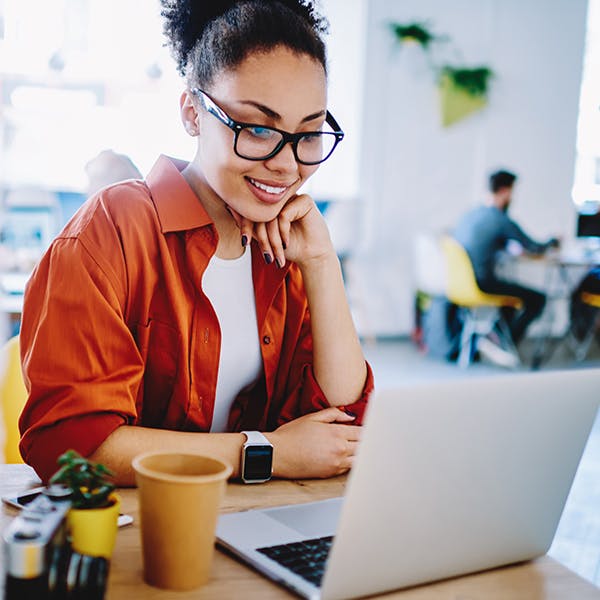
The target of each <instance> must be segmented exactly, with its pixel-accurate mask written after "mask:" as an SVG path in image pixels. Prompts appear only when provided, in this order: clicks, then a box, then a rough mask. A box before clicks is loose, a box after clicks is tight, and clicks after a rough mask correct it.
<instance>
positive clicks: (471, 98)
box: [438, 65, 493, 127]
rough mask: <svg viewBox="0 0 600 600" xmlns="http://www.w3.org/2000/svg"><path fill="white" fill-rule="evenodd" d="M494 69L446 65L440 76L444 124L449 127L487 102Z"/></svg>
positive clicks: (439, 83)
mask: <svg viewBox="0 0 600 600" xmlns="http://www.w3.org/2000/svg"><path fill="white" fill-rule="evenodd" d="M492 77H493V73H492V70H491V69H490V68H489V67H486V66H480V67H474V68H465V67H451V66H450V65H444V66H443V67H442V68H441V70H440V74H439V77H438V88H439V92H440V108H441V113H442V125H443V126H444V127H448V126H449V125H452V124H453V123H456V122H457V121H460V120H461V119H464V118H465V117H467V116H468V115H470V114H471V113H473V112H475V111H477V110H480V109H482V108H483V107H484V106H485V105H486V104H487V93H488V89H489V81H490V79H491V78H492Z"/></svg>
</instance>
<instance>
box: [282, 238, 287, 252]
mask: <svg viewBox="0 0 600 600" xmlns="http://www.w3.org/2000/svg"><path fill="white" fill-rule="evenodd" d="M281 245H282V246H283V249H284V250H287V244H286V243H285V242H284V241H283V240H282V241H281Z"/></svg>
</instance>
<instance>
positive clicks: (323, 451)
mask: <svg viewBox="0 0 600 600" xmlns="http://www.w3.org/2000/svg"><path fill="white" fill-rule="evenodd" d="M162 3H163V9H164V10H163V16H164V17H165V33H166V34H167V36H168V37H169V40H170V44H171V48H172V50H173V53H174V56H175V57H176V59H177V61H178V66H179V70H180V72H181V73H182V74H184V76H185V78H186V84H187V87H186V89H185V91H184V92H183V94H182V96H181V99H180V107H181V118H182V121H183V125H184V127H185V129H186V131H187V132H188V134H189V135H191V136H193V137H195V138H196V140H197V150H196V154H195V156H194V158H193V159H192V161H191V162H189V163H181V162H178V161H174V160H171V159H168V158H166V157H160V158H159V160H158V161H157V163H156V164H155V166H154V168H153V169H152V170H151V172H150V173H149V175H148V177H147V179H146V181H145V182H142V181H128V182H123V183H121V184H117V185H115V186H111V187H108V188H105V189H103V190H101V191H100V192H99V193H98V194H96V195H95V196H93V197H92V198H90V200H89V201H88V202H87V203H86V205H85V206H84V207H83V208H82V209H81V210H80V211H79V212H78V213H77V214H76V215H75V217H74V218H73V220H72V221H71V222H70V223H69V224H68V225H67V226H66V228H65V229H64V230H63V232H62V233H61V234H60V235H59V237H58V238H57V240H55V241H54V242H53V244H52V246H51V248H50V249H49V251H48V252H47V254H46V255H45V256H44V258H43V259H42V261H41V262H40V264H39V265H38V267H37V268H36V270H35V272H34V274H33V276H32V279H31V280H30V283H29V285H28V288H27V291H26V297H25V306H24V312H23V323H22V333H21V345H22V358H23V365H24V372H25V378H26V384H27V386H28V389H29V392H30V396H29V401H28V404H27V406H26V408H25V410H24V412H23V415H22V419H21V424H20V426H21V432H22V440H21V452H22V454H23V456H24V458H25V459H26V461H27V462H28V463H30V464H31V465H33V466H34V467H35V469H36V470H37V472H38V473H39V474H40V475H41V476H42V478H44V479H46V478H47V477H48V476H49V475H50V474H51V473H52V472H53V470H54V469H55V464H56V457H57V456H58V455H59V454H60V453H61V452H62V451H64V450H65V449H67V448H74V449H76V450H78V451H79V452H80V453H82V454H84V455H86V456H91V457H92V459H93V460H97V461H100V462H103V463H104V464H106V465H107V466H108V467H109V468H111V469H112V470H113V471H114V472H115V473H116V479H117V482H118V483H119V484H121V485H129V484H132V483H133V481H134V478H133V473H132V469H131V466H130V465H131V459H132V458H133V457H134V456H135V455H136V454H138V453H140V452H143V451H146V450H152V449H157V448H161V449H170V450H174V451H193V452H200V453H209V454H213V455H217V456H219V457H221V458H223V459H225V460H227V461H228V462H230V463H231V464H232V465H233V467H234V476H240V475H241V474H242V473H241V463H242V460H243V459H242V457H244V458H247V457H248V456H247V455H246V454H245V452H246V450H244V444H245V442H246V441H247V440H248V441H250V440H251V438H254V437H256V436H258V438H259V439H261V440H263V441H264V442H265V444H268V443H270V444H272V446H273V460H272V472H273V475H274V476H277V477H328V476H332V475H336V474H339V473H343V472H345V471H347V470H348V469H349V468H350V467H351V465H352V458H353V456H354V453H355V451H356V447H357V443H358V441H359V437H360V428H359V427H358V423H359V422H360V419H361V418H362V414H363V412H364V408H365V405H366V401H367V398H368V395H369V393H370V391H371V390H372V387H373V380H372V375H371V373H370V370H369V368H368V366H367V365H366V363H365V360H364V357H363V354H362V350H361V347H360V344H359V341H358V338H357V336H356V333H355V330H354V326H353V324H352V320H351V316H350V311H349V309H348V306H347V302H346V299H345V294H344V288H343V282H342V277H341V272H340V267H339V263H338V260H337V257H336V254H335V251H334V248H333V246H332V243H331V240H330V238H329V235H328V231H327V227H326V225H325V222H324V221H323V218H322V216H321V215H320V213H319V211H318V210H317V209H316V207H315V204H314V202H313V200H312V199H311V198H310V197H309V196H307V195H305V194H302V193H299V188H300V186H301V185H302V184H303V183H304V182H305V181H306V180H307V179H308V178H309V177H310V176H311V175H312V174H313V173H314V172H315V170H316V169H317V168H318V165H319V164H320V162H322V160H324V159H326V158H327V157H328V155H329V153H330V152H331V151H333V149H334V148H335V145H336V144H337V143H338V142H339V141H340V140H341V137H343V134H342V133H341V131H339V126H338V125H337V123H336V122H335V119H333V117H332V116H331V115H330V114H329V113H328V111H327V98H326V57H325V47H324V44H323V41H322V40H321V33H322V32H323V31H324V21H323V19H321V18H320V17H319V16H318V15H316V13H315V10H314V8H313V6H312V3H309V2H303V1H302V0H296V1H294V0H280V1H277V0H272V1H265V0H247V1H240V2H214V1H210V2H208V1H206V2H198V1H193V0H188V1H186V2H177V1H172V0H163V2H162ZM248 124H250V125H248ZM342 409H344V410H342ZM242 431H251V432H252V433H251V434H249V435H246V434H243V433H240V432H242ZM259 432H262V433H263V434H264V437H261V436H260V433H259ZM259 466H260V465H259ZM261 469H262V470H264V465H262V466H261ZM261 469H259V470H261ZM263 475H264V473H263ZM265 478H268V477H265V476H263V477H262V479H265ZM245 479H246V480H249V481H257V480H260V479H261V477H257V476H254V477H252V476H248V477H245Z"/></svg>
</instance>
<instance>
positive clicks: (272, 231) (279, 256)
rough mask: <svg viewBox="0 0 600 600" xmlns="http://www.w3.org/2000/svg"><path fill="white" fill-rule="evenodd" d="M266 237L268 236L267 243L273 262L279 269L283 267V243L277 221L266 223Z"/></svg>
mask: <svg viewBox="0 0 600 600" xmlns="http://www.w3.org/2000/svg"><path fill="white" fill-rule="evenodd" d="M267 235H268V236H269V242H270V245H271V249H272V250H273V254H274V258H275V262H276V263H277V266H278V267H279V268H280V269H281V267H283V265H285V254H284V252H283V241H282V239H281V234H280V233H279V224H278V219H274V220H273V221H270V222H269V223H267Z"/></svg>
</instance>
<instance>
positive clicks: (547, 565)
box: [0, 465, 600, 600]
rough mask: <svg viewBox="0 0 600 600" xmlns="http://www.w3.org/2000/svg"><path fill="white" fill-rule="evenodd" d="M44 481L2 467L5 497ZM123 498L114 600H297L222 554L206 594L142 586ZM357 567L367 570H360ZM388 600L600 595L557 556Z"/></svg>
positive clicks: (283, 489) (341, 481)
mask: <svg viewBox="0 0 600 600" xmlns="http://www.w3.org/2000/svg"><path fill="white" fill-rule="evenodd" d="M38 482H39V480H38V479H37V478H36V476H35V474H34V473H33V471H32V470H31V469H29V467H26V466H24V465H0V494H1V495H5V494H10V493H14V492H20V491H21V490H23V489H24V488H26V487H28V486H33V485H36V484H37V483H38ZM345 482H346V478H345V477H337V478H334V479H329V480H325V481H320V480H306V481H272V482H270V483H267V484H264V485H256V486H244V485H241V484H229V485H228V489H227V494H226V497H225V500H224V503H223V511H225V512H228V511H234V510H240V509H248V508H256V507H261V506H276V505H280V504H290V503H294V502H308V501H312V500H320V499H324V498H330V497H333V496H339V495H341V494H342V493H343V491H344V486H345ZM120 494H121V497H122V500H123V511H124V512H126V513H128V514H131V515H133V517H134V519H135V522H134V524H133V525H130V526H127V527H124V528H122V529H121V530H119V534H118V537H117V545H116V548H115V553H114V556H113V560H112V564H111V572H110V580H109V587H108V593H107V595H106V598H107V600H120V599H121V598H123V599H127V600H138V599H144V600H175V599H177V600H184V599H186V598H195V599H218V600H221V599H225V600H229V599H238V598H243V599H244V600H272V599H281V598H294V597H295V596H293V595H291V594H290V593H289V592H287V591H286V590H285V589H284V588H282V587H279V586H278V585H275V584H274V583H272V582H270V581H269V580H268V579H266V578H264V577H263V576H261V575H259V574H258V573H256V572H255V571H253V570H251V569H249V568H248V567H246V566H245V565H243V564H241V563H240V562H238V561H237V560H235V559H233V558H231V557H230V556H228V555H226V554H224V553H223V552H221V551H219V550H217V551H216V552H215V560H214V563H213V569H212V578H211V581H210V582H209V583H208V584H207V585H206V586H204V587H203V588H201V589H200V590H196V591H194V592H188V593H185V592H168V591H162V590H159V589H156V588H152V587H150V586H148V585H146V584H145V583H144V582H143V580H142V556H141V550H140V541H139V533H140V532H139V520H138V507H137V495H136V490H135V489H123V490H120ZM15 514H16V511H15V510H13V509H12V508H10V507H7V506H3V509H2V514H1V515H0V528H2V529H4V528H5V527H6V525H7V523H8V522H9V521H10V520H11V519H12V517H13V516H14V515H15ZM371 518H372V517H371ZM352 568H360V565H355V566H353V567H352ZM0 571H2V569H1V568H0ZM1 581H2V583H1V584H0V585H1V586H2V587H3V585H4V575H3V574H2V579H1ZM381 597H384V598H398V599H400V600H434V599H435V600H529V599H531V600H549V599H555V600H567V599H577V600H589V599H595V600H598V599H600V589H598V588H596V587H595V586H593V585H592V584H590V583H588V582H586V581H585V580H584V579H581V578H580V577H578V576H577V575H575V574H574V573H573V572H571V571H569V570H568V569H567V568H565V567H563V566H562V565H560V564H559V563H557V562H556V561H554V560H553V559H551V558H550V557H548V556H544V557H542V558H540V559H538V560H535V561H531V562H527V563H522V564H518V565H515V566H511V567H504V568H500V569H495V570H492V571H486V572H484V573H477V574H475V575H469V576H465V577H458V578H455V579H451V580H447V581H442V582H438V583H433V584H430V585H425V586H420V587H416V588H411V589H408V590H405V591H397V592H392V593H390V594H385V595H383V596H381Z"/></svg>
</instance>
